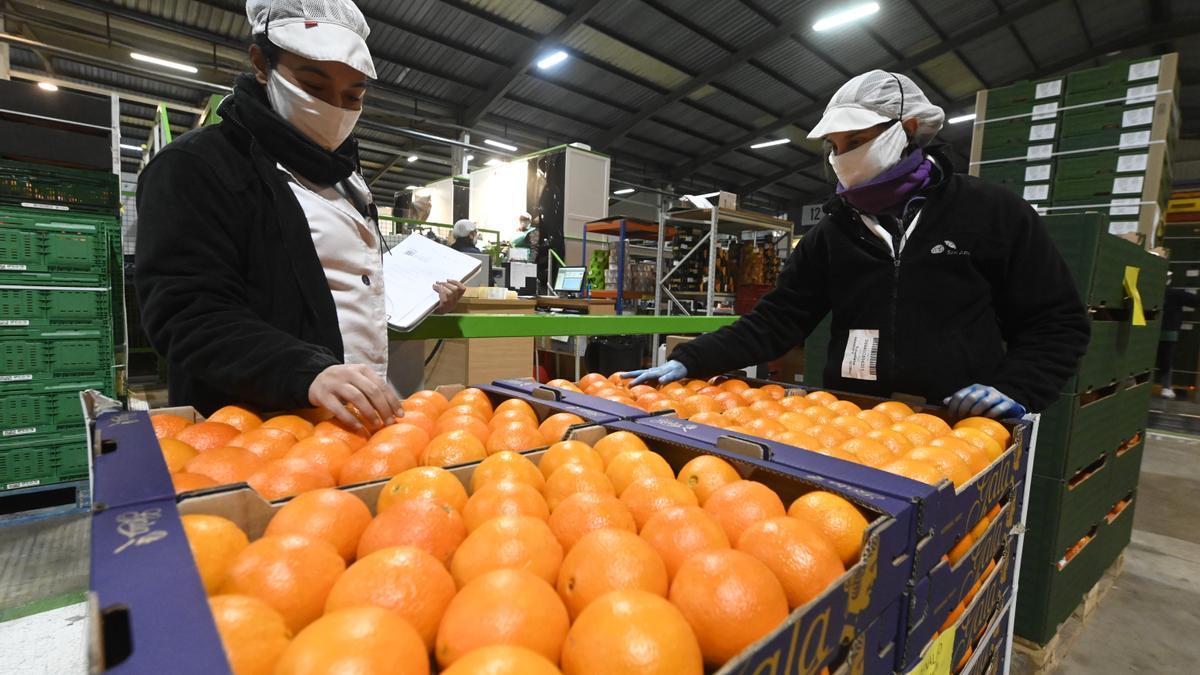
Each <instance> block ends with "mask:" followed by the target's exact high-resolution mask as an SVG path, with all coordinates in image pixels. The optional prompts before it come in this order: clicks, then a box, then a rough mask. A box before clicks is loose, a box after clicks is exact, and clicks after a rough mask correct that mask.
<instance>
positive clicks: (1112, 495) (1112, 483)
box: [1105, 431, 1146, 502]
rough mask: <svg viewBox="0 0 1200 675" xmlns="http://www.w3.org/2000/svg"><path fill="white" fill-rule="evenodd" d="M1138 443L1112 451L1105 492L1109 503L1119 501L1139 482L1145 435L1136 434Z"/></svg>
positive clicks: (1143, 433)
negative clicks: (1109, 472) (1109, 473)
mask: <svg viewBox="0 0 1200 675" xmlns="http://www.w3.org/2000/svg"><path fill="white" fill-rule="evenodd" d="M1138 439H1139V442H1137V443H1133V444H1131V445H1129V446H1127V447H1124V448H1122V449H1120V450H1118V451H1114V453H1113V459H1112V468H1113V471H1112V475H1110V476H1109V477H1108V483H1107V486H1106V488H1105V489H1106V490H1108V499H1109V501H1110V502H1111V501H1115V500H1117V499H1120V498H1121V497H1122V496H1123V495H1125V494H1128V493H1129V491H1130V490H1133V489H1134V488H1136V487H1137V486H1138V483H1140V482H1141V474H1142V457H1143V455H1145V452H1146V434H1145V432H1144V431H1143V432H1142V433H1140V434H1138Z"/></svg>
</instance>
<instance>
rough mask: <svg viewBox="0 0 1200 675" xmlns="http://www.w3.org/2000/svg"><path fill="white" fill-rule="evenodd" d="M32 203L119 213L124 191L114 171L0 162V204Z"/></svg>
mask: <svg viewBox="0 0 1200 675" xmlns="http://www.w3.org/2000/svg"><path fill="white" fill-rule="evenodd" d="M30 202H32V203H36V204H50V205H53V206H57V207H66V208H69V209H71V210H78V211H97V212H102V213H109V214H115V213H117V212H118V211H119V210H120V208H121V188H120V184H119V181H118V179H117V176H116V174H114V173H112V172H107V171H83V170H79V169H64V168H59V167H53V166H47V165H44V164H28V163H25V162H11V161H0V203H9V204H16V205H20V204H21V203H30Z"/></svg>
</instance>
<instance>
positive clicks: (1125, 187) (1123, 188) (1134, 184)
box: [1112, 176, 1142, 195]
mask: <svg viewBox="0 0 1200 675" xmlns="http://www.w3.org/2000/svg"><path fill="white" fill-rule="evenodd" d="M1112 193H1113V194H1114V195H1128V194H1139V195H1140V194H1142V177H1141V176H1121V177H1120V178H1114V179H1113V184H1112Z"/></svg>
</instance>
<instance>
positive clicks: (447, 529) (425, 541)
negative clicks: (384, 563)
mask: <svg viewBox="0 0 1200 675" xmlns="http://www.w3.org/2000/svg"><path fill="white" fill-rule="evenodd" d="M466 537H467V526H466V525H464V524H463V519H462V516H460V515H458V511H455V510H454V509H452V508H450V507H449V506H448V505H446V503H445V502H435V501H430V500H427V499H406V500H404V501H401V502H396V503H395V504H392V505H391V506H390V507H388V510H387V511H384V512H383V513H380V514H378V515H376V516H375V519H374V520H372V521H371V524H370V525H367V529H365V530H363V533H362V537H360V538H359V540H358V558H359V559H360V560H361V559H363V558H365V557H367V556H369V555H371V554H372V553H374V552H375V551H378V550H379V549H383V548H388V547H391V546H413V547H416V548H419V549H421V550H423V551H425V552H427V553H429V554H430V555H432V556H433V557H435V558H437V559H438V560H440V561H441V562H442V564H443V565H446V564H449V563H450V558H451V557H452V556H453V555H454V551H456V550H457V549H458V547H459V545H460V544H462V542H463V539H466Z"/></svg>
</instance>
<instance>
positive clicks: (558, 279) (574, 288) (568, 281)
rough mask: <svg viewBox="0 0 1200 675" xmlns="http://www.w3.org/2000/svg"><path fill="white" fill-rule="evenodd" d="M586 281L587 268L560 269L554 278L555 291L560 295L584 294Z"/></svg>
mask: <svg viewBox="0 0 1200 675" xmlns="http://www.w3.org/2000/svg"><path fill="white" fill-rule="evenodd" d="M586 280H587V268H586V267H560V268H558V274H557V275H556V276H555V277H554V290H555V291H556V292H558V293H582V292H583V284H584V282H585V281H586Z"/></svg>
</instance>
